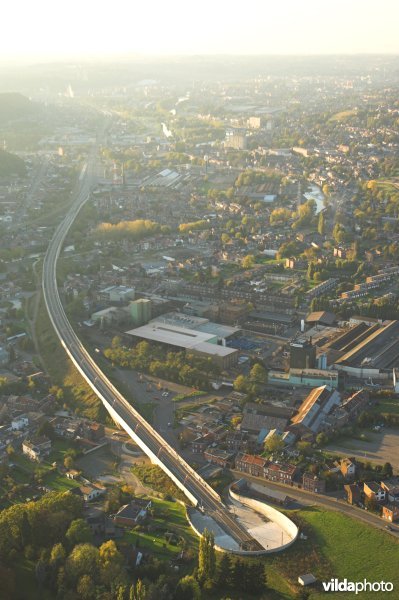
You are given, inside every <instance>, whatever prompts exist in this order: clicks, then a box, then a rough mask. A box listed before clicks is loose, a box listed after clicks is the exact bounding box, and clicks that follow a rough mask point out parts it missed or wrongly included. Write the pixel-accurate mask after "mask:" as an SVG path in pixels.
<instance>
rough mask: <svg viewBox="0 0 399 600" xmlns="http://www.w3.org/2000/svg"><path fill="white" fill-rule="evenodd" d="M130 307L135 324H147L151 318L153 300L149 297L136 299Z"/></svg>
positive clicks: (138, 325)
mask: <svg viewBox="0 0 399 600" xmlns="http://www.w3.org/2000/svg"><path fill="white" fill-rule="evenodd" d="M129 308H130V315H131V317H132V321H133V324H134V325H136V326H137V327H140V326H141V325H146V324H147V323H148V321H149V320H150V319H151V300H149V299H148V298H140V299H139V300H134V301H133V302H131V303H130V305H129Z"/></svg>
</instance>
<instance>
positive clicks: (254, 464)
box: [235, 453, 268, 477]
mask: <svg viewBox="0 0 399 600" xmlns="http://www.w3.org/2000/svg"><path fill="white" fill-rule="evenodd" d="M267 462H268V461H267V460H266V459H265V458H262V457H261V456H254V455H253V454H244V453H240V454H238V455H237V457H236V461H235V466H236V469H237V471H241V472H242V473H248V474H249V475H254V476H255V477H264V468H265V465H266V464H267Z"/></svg>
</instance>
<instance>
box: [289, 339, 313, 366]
mask: <svg viewBox="0 0 399 600" xmlns="http://www.w3.org/2000/svg"><path fill="white" fill-rule="evenodd" d="M315 366H316V347H315V346H313V344H312V340H311V339H310V340H308V339H301V340H295V341H293V342H291V343H290V368H291V369H314V367H315Z"/></svg>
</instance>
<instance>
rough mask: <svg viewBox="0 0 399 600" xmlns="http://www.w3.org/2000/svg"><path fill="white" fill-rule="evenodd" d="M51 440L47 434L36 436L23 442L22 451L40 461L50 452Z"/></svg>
mask: <svg viewBox="0 0 399 600" xmlns="http://www.w3.org/2000/svg"><path fill="white" fill-rule="evenodd" d="M50 451H51V440H50V439H49V438H48V437H46V436H45V435H42V436H35V437H33V438H31V439H30V440H25V441H24V442H22V452H23V454H25V455H26V456H28V458H30V459H31V460H35V461H37V462H40V461H42V460H43V458H45V457H46V456H48V455H49V454H50Z"/></svg>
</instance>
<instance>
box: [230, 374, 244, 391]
mask: <svg viewBox="0 0 399 600" xmlns="http://www.w3.org/2000/svg"><path fill="white" fill-rule="evenodd" d="M233 387H234V389H235V390H236V392H246V390H247V387H248V380H247V378H246V377H245V376H244V375H238V377H236V378H235V380H234V382H233Z"/></svg>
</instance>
